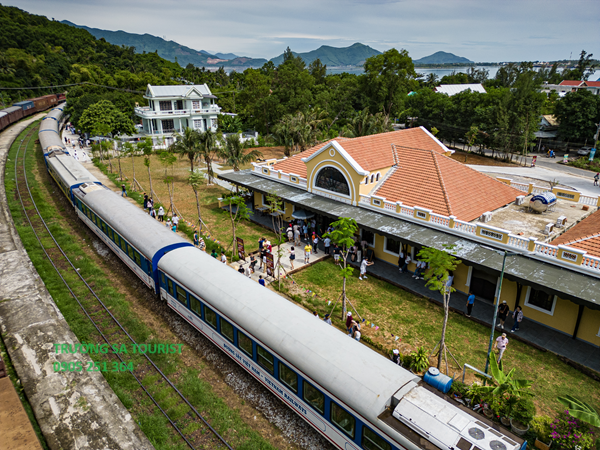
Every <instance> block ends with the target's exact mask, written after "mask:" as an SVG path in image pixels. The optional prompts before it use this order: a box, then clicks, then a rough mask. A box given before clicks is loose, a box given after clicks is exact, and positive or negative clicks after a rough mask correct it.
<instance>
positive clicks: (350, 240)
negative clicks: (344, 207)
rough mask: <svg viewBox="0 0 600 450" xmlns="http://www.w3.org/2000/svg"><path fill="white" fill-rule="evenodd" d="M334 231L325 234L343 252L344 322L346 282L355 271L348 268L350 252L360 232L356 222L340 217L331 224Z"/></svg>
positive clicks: (344, 314)
mask: <svg viewBox="0 0 600 450" xmlns="http://www.w3.org/2000/svg"><path fill="white" fill-rule="evenodd" d="M331 226H332V227H333V231H332V232H330V233H325V236H326V237H329V238H330V239H331V241H332V242H333V243H334V244H337V245H338V246H339V247H340V250H341V252H342V261H343V264H342V268H341V271H340V274H341V275H342V280H343V281H342V295H341V297H342V320H344V317H346V280H347V278H348V277H350V276H352V272H353V271H354V269H353V268H352V267H349V266H348V252H349V251H350V247H352V246H353V245H354V236H355V235H356V232H357V231H358V225H357V224H356V220H354V219H352V218H349V217H340V218H339V219H338V220H337V221H335V222H333V223H332V224H331Z"/></svg>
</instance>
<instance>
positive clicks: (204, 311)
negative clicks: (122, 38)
mask: <svg viewBox="0 0 600 450" xmlns="http://www.w3.org/2000/svg"><path fill="white" fill-rule="evenodd" d="M59 120H60V119H58V120H52V119H50V120H46V121H44V126H47V125H48V124H50V125H52V126H55V127H57V128H56V130H58V129H59V128H58V123H59ZM54 135H55V134H54V133H52V131H51V130H48V131H45V132H43V133H41V134H40V143H41V144H42V148H43V150H44V154H45V158H46V164H47V167H48V170H49V171H50V173H51V174H52V176H53V178H54V179H55V180H56V181H57V183H58V184H59V186H61V189H62V190H63V192H64V193H65V195H66V196H67V198H68V199H69V200H70V201H71V202H72V203H73V205H74V207H75V208H76V211H77V214H78V216H79V218H80V219H81V220H83V221H84V222H85V224H86V225H87V226H88V227H90V229H91V230H92V231H93V232H94V233H95V234H96V235H97V236H98V237H99V238H100V239H101V240H102V241H103V242H104V243H105V244H106V245H107V246H108V247H110V248H111V250H112V251H113V252H114V253H115V254H116V255H117V256H118V257H119V258H121V260H123V261H124V262H125V264H127V266H128V267H129V268H130V269H131V270H132V271H133V272H134V273H135V274H136V275H137V276H138V277H139V278H140V279H141V280H142V281H143V282H144V283H145V284H146V285H147V286H148V287H149V288H150V289H152V290H153V291H154V292H155V293H156V294H157V295H159V296H160V298H161V299H163V300H164V301H166V302H167V304H168V306H169V307H170V308H171V309H172V310H173V311H175V312H176V313H177V314H179V315H180V316H181V317H182V318H183V319H185V320H186V321H187V322H188V323H189V324H190V325H191V326H193V327H194V328H195V329H196V330H198V331H199V332H200V333H202V334H203V335H204V336H206V337H207V338H208V339H209V340H211V341H212V342H213V343H214V344H215V345H217V346H218V347H219V348H220V349H222V350H223V351H224V352H225V354H227V355H228V356H229V357H231V358H232V359H233V360H234V361H235V362H236V363H237V364H239V365H240V366H241V367H243V368H244V369H245V370H246V371H247V372H248V373H250V374H251V375H252V376H253V377H254V378H255V379H256V380H258V381H259V382H260V383H262V384H263V385H264V386H266V387H267V388H268V389H269V390H270V391H271V392H273V394H274V395H276V396H277V397H278V398H280V399H281V401H283V402H284V403H286V404H287V405H288V406H289V407H290V408H291V409H292V410H294V411H295V412H296V413H297V414H299V415H300V416H301V417H302V418H303V419H304V420H306V421H307V422H308V423H310V424H311V425H312V426H313V427H314V428H315V429H316V430H317V431H318V432H320V433H321V434H322V435H323V436H325V437H326V438H327V439H328V440H329V441H330V442H332V443H333V444H334V445H335V446H336V447H337V448H340V449H344V450H357V449H367V450H400V449H409V450H417V449H426V450H519V449H521V450H524V448H525V446H526V442H525V443H524V441H523V440H522V439H520V438H517V437H516V436H514V435H512V434H510V433H508V432H507V431H506V430H504V429H501V428H499V427H498V426H497V425H494V424H492V423H491V422H489V421H487V419H484V418H483V417H481V416H477V415H475V414H474V413H473V412H472V411H469V410H468V409H467V408H464V407H462V406H460V405H457V404H454V403H451V402H450V401H448V400H446V399H445V398H443V397H442V396H441V395H440V393H439V392H437V391H435V389H433V388H432V387H431V386H428V385H427V384H425V383H424V382H423V381H422V380H421V379H420V377H418V376H416V375H414V374H412V373H411V372H409V371H407V370H405V369H403V368H401V367H399V366H397V365H395V364H393V363H392V362H391V361H390V360H388V359H386V358H385V357H383V356H381V355H379V354H378V353H376V352H374V351H372V350H371V349H369V348H368V347H366V346H364V345H362V344H360V343H358V342H356V341H355V340H354V339H350V338H349V337H348V336H346V334H345V333H341V332H340V331H339V330H337V329H335V328H334V327H332V326H330V325H328V324H326V323H325V322H323V321H321V320H318V319H315V317H314V316H313V315H312V314H310V313H308V312H307V311H304V310H303V309H301V308H299V307H297V306H296V305H294V304H292V303H290V302H288V301H287V300H285V299H283V298H282V297H280V296H279V295H278V294H276V293H274V292H272V291H270V290H268V289H265V288H264V287H263V286H260V285H259V284H258V283H255V282H254V281H252V280H250V279H248V278H247V277H245V276H243V275H241V274H239V273H238V272H237V271H234V270H232V269H231V268H230V267H228V266H226V265H224V264H222V263H220V262H219V261H217V260H216V259H214V258H212V257H210V256H209V255H207V254H206V253H204V252H202V251H200V250H199V249H197V248H194V247H193V246H192V244H190V243H189V242H188V241H186V240H184V239H182V238H181V237H179V236H178V235H177V234H175V233H173V232H172V231H170V230H169V229H168V228H166V227H165V226H163V225H162V224H161V223H159V222H157V221H156V220H154V219H152V218H151V217H150V216H149V215H148V214H146V213H145V212H143V211H142V210H141V209H139V208H138V207H136V206H135V205H133V204H131V203H130V202H129V201H127V200H126V199H123V198H121V197H120V196H119V195H118V194H117V193H115V192H113V191H111V190H109V189H107V188H106V187H104V186H102V185H101V183H100V182H99V181H98V180H97V179H95V178H94V177H93V175H91V174H90V173H89V172H88V171H87V170H86V169H85V168H83V166H82V165H81V164H80V163H79V162H78V161H76V160H74V159H73V158H71V157H70V156H68V155H67V154H65V153H64V151H63V150H62V149H61V148H60V145H59V144H58V143H57V142H56V141H55V140H53V138H52V136H54ZM56 135H58V133H56ZM59 138H60V136H59ZM52 145H56V146H57V147H56V148H53V147H52ZM63 147H64V146H63Z"/></svg>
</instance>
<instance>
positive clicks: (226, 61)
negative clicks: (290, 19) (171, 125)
mask: <svg viewBox="0 0 600 450" xmlns="http://www.w3.org/2000/svg"><path fill="white" fill-rule="evenodd" d="M61 23H64V24H66V25H70V26H72V27H77V28H81V29H83V30H86V31H88V32H89V33H90V34H91V35H92V36H94V37H95V38H96V39H101V38H104V40H106V42H109V43H111V44H114V45H119V46H120V45H126V46H128V47H135V51H136V52H137V53H143V52H146V53H154V52H155V51H156V52H158V55H159V56H160V57H162V58H164V59H166V60H168V61H171V62H175V60H177V62H178V63H179V64H180V65H181V66H182V67H185V66H187V65H188V64H190V63H191V64H193V65H194V66H204V67H218V66H223V65H227V66H235V67H260V66H262V65H263V64H264V63H266V62H267V60H266V59H262V58H260V59H253V58H246V57H238V56H237V55H234V54H233V53H216V54H211V53H208V52H206V51H204V50H200V51H198V50H194V49H193V48H190V47H186V46H185V45H181V44H178V43H177V42H174V41H166V40H164V39H162V38H159V37H157V36H152V35H151V34H135V33H127V32H125V31H110V30H101V29H99V28H90V27H86V26H83V25H76V24H74V23H72V22H69V21H68V20H63V21H62V22H61Z"/></svg>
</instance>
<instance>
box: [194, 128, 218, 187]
mask: <svg viewBox="0 0 600 450" xmlns="http://www.w3.org/2000/svg"><path fill="white" fill-rule="evenodd" d="M198 139H199V141H200V156H201V157H202V159H204V163H205V164H206V175H207V176H208V184H212V180H213V178H214V177H215V174H214V172H213V168H212V160H213V155H214V153H215V149H216V146H217V135H216V134H215V133H214V132H213V131H212V130H206V131H204V132H202V133H199V137H198Z"/></svg>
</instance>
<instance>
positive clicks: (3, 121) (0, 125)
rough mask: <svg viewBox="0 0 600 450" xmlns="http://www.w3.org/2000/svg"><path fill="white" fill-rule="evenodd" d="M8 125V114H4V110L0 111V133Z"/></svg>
mask: <svg viewBox="0 0 600 450" xmlns="http://www.w3.org/2000/svg"><path fill="white" fill-rule="evenodd" d="M9 125H10V122H9V121H8V114H6V112H4V110H2V111H0V131H2V130H4V129H5V128H6V127H7V126H9Z"/></svg>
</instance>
